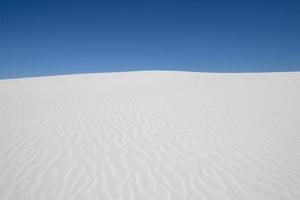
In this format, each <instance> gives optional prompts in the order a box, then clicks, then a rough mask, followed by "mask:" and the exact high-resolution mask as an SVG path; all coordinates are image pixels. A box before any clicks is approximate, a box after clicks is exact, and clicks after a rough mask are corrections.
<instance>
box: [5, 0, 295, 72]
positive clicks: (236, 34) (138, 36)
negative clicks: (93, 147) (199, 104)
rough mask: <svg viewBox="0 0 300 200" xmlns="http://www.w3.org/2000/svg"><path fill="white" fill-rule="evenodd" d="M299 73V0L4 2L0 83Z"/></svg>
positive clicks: (27, 0)
mask: <svg viewBox="0 0 300 200" xmlns="http://www.w3.org/2000/svg"><path fill="white" fill-rule="evenodd" d="M128 70H189V71H205V72H207V71H209V72H257V71H300V1H299V0H295V1H291V0H282V1H276V0H270V1H266V0H238V1H231V0H227V1H225V0H223V1H214V0H207V1H201V0H198V1H188V0H185V1H176V0H173V1H164V0H159V1H155V0H148V1H143V0H139V1H114V0H111V1H88V0H86V1H71V0H68V1H63V0H57V1H54V0H52V1H31V0H24V1H15V0H0V78H10V77H22V76H41V75H43V76H44V75H56V74H70V73H88V72H106V71H128Z"/></svg>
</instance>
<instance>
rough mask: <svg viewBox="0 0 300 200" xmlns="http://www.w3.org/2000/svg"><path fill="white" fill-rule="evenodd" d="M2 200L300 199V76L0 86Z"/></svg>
mask: <svg viewBox="0 0 300 200" xmlns="http://www.w3.org/2000/svg"><path fill="white" fill-rule="evenodd" d="M0 199H1V200H54V199H60V200H68V199H76V200H79V199H80V200H94V199H95V200H96V199H99V200H122V199H124V200H168V199H170V200H191V199H195V200H201V199H209V200H211V199H222V200H224V199H230V200H231V199H236V200H242V199H253V200H261V199H269V200H276V199H285V200H286V199H294V200H298V199H300V73H299V72H291V73H261V74H210V73H192V72H162V71H153V72H127V73H103V74H84V75H71V76H56V77H41V78H25V79H15V80H1V81H0Z"/></svg>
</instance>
